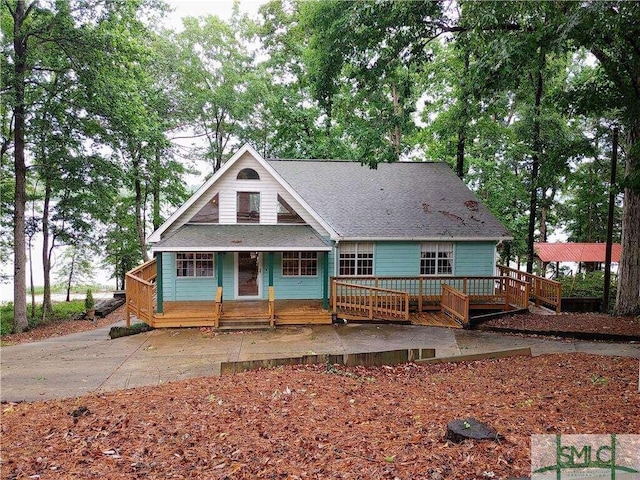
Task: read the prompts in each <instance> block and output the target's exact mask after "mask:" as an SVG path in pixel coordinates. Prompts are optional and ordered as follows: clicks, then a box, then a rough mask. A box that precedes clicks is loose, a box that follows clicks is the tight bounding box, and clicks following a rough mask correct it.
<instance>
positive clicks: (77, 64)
mask: <svg viewBox="0 0 640 480" xmlns="http://www.w3.org/2000/svg"><path fill="white" fill-rule="evenodd" d="M145 3H146V2H145V1H144V0H140V1H138V0H126V1H122V2H110V1H106V0H104V1H97V2H89V1H86V0H61V1H58V2H52V3H38V2H37V1H32V2H26V1H25V0H4V1H3V4H2V17H3V22H2V27H3V29H7V30H4V31H3V34H4V35H3V38H4V39H6V40H7V44H5V45H4V48H5V51H6V52H7V54H8V55H7V57H8V58H7V60H6V63H5V65H10V66H11V69H10V72H9V73H10V74H9V75H7V76H6V77H5V78H4V79H3V80H6V81H7V86H8V87H9V89H8V91H7V92H6V93H7V94H8V95H9V97H10V102H9V105H10V106H11V110H12V115H11V117H12V118H13V129H12V146H11V147H12V148H13V156H14V165H13V173H14V177H15V192H14V208H13V217H14V218H13V219H14V222H13V223H14V235H13V244H14V252H13V253H14V330H15V331H22V330H24V329H25V328H26V327H27V321H26V282H25V278H26V276H25V242H24V239H25V185H26V179H27V174H28V165H27V162H26V160H25V152H26V151H27V149H28V148H31V147H33V148H34V151H38V148H37V147H38V146H42V145H40V144H39V143H37V142H38V139H37V135H36V133H37V131H35V130H34V129H33V122H32V120H33V118H34V107H35V106H37V105H39V103H38V101H39V100H38V96H37V93H38V90H39V89H40V90H41V85H40V84H41V81H42V80H45V81H46V82H51V81H52V79H53V78H54V77H55V76H58V75H64V74H68V75H69V76H70V77H73V78H75V79H76V80H77V81H78V82H79V83H81V84H85V85H86V79H87V78H96V77H100V76H103V77H104V76H105V75H108V74H109V73H110V72H112V70H110V69H109V66H113V65H115V64H116V62H112V63H111V64H109V62H103V63H101V64H100V65H101V66H102V67H106V68H102V69H100V68H97V67H96V64H95V63H94V61H96V60H97V59H103V58H105V57H108V56H109V55H113V54H114V53H119V52H122V51H123V50H125V49H127V48H128V47H129V46H128V45H127V43H126V41H124V40H123V36H122V35H119V33H120V32H122V29H123V28H126V27H124V26H125V25H126V24H127V19H131V18H133V17H135V15H136V14H137V13H138V12H139V11H140V9H141V8H143V7H144V6H145ZM105 25H107V26H108V28H106V27H105ZM9 43H10V44H9ZM112 59H113V57H112ZM3 74H4V72H3ZM111 78H112V79H114V78H115V76H112V77H111ZM104 83H105V84H107V83H109V82H104ZM88 92H90V90H89V89H85V93H88ZM88 97H89V95H87V96H86V97H85V98H84V100H85V103H84V104H83V106H77V108H75V109H73V110H70V111H66V112H65V113H64V114H65V115H66V116H67V117H71V116H74V115H78V112H80V116H81V117H86V116H89V115H92V114H94V113H95V112H94V111H92V109H91V108H89V106H88V105H89V102H88V100H89V98H88ZM102 98H104V97H102ZM76 100H77V99H76ZM92 100H95V99H92ZM106 105H107V103H105V104H104V105H103V106H106ZM83 107H84V108H83ZM95 125H96V126H97V125H98V123H96V124H95ZM29 142H31V143H29ZM3 149H4V147H3ZM45 153H46V155H45V156H46V158H47V159H48V158H49V152H45ZM76 156H77V155H76ZM43 158H44V157H43Z"/></svg>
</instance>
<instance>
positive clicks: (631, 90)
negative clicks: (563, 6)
mask: <svg viewBox="0 0 640 480" xmlns="http://www.w3.org/2000/svg"><path fill="white" fill-rule="evenodd" d="M569 6H570V7H572V8H570V9H569V8H568V9H567V10H568V14H567V23H566V27H565V29H566V31H567V32H568V36H569V37H570V38H572V39H573V40H574V41H576V42H577V43H578V44H579V45H582V46H584V47H585V48H587V49H589V50H590V51H591V53H592V54H593V55H594V56H595V58H596V59H597V60H598V63H599V66H600V67H601V68H602V70H603V71H604V73H605V75H606V78H607V79H608V80H609V82H610V83H611V84H612V85H613V87H614V90H615V93H616V95H617V97H618V106H619V110H618V112H619V115H618V119H619V121H620V122H621V123H622V126H623V131H624V134H625V137H626V142H625V143H626V148H625V153H626V165H625V169H624V180H623V182H622V187H623V188H624V204H623V214H622V258H621V260H620V266H619V270H618V275H619V276H618V292H617V298H616V307H615V312H616V313H617V314H619V315H632V314H638V313H640V3H638V2H611V1H607V2H587V3H586V4H585V5H571V4H570V5H569Z"/></svg>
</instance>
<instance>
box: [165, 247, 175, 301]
mask: <svg viewBox="0 0 640 480" xmlns="http://www.w3.org/2000/svg"><path fill="white" fill-rule="evenodd" d="M175 286H176V256H175V254H174V253H166V252H165V253H163V254H162V299H163V300H164V301H165V302H170V301H172V300H175V299H176V289H175Z"/></svg>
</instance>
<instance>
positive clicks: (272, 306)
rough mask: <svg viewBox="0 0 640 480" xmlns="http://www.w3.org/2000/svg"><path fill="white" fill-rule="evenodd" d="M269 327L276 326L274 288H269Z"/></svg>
mask: <svg viewBox="0 0 640 480" xmlns="http://www.w3.org/2000/svg"><path fill="white" fill-rule="evenodd" d="M269 326H270V327H275V326H276V292H275V290H274V288H273V286H269Z"/></svg>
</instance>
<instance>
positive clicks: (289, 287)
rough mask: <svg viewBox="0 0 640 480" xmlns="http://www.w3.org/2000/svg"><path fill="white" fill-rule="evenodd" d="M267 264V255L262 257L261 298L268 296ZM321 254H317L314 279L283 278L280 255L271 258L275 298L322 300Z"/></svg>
mask: <svg viewBox="0 0 640 480" xmlns="http://www.w3.org/2000/svg"><path fill="white" fill-rule="evenodd" d="M268 268H269V262H268V258H267V255H266V254H265V255H264V256H263V272H264V274H263V275H262V282H263V288H262V296H263V297H264V298H268V295H269V271H268ZM323 268H324V266H323V264H322V254H318V273H317V275H316V276H315V277H284V276H282V254H281V253H279V252H278V253H276V254H275V255H274V258H273V285H274V287H275V293H276V298H280V299H306V298H322V269H323Z"/></svg>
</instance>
